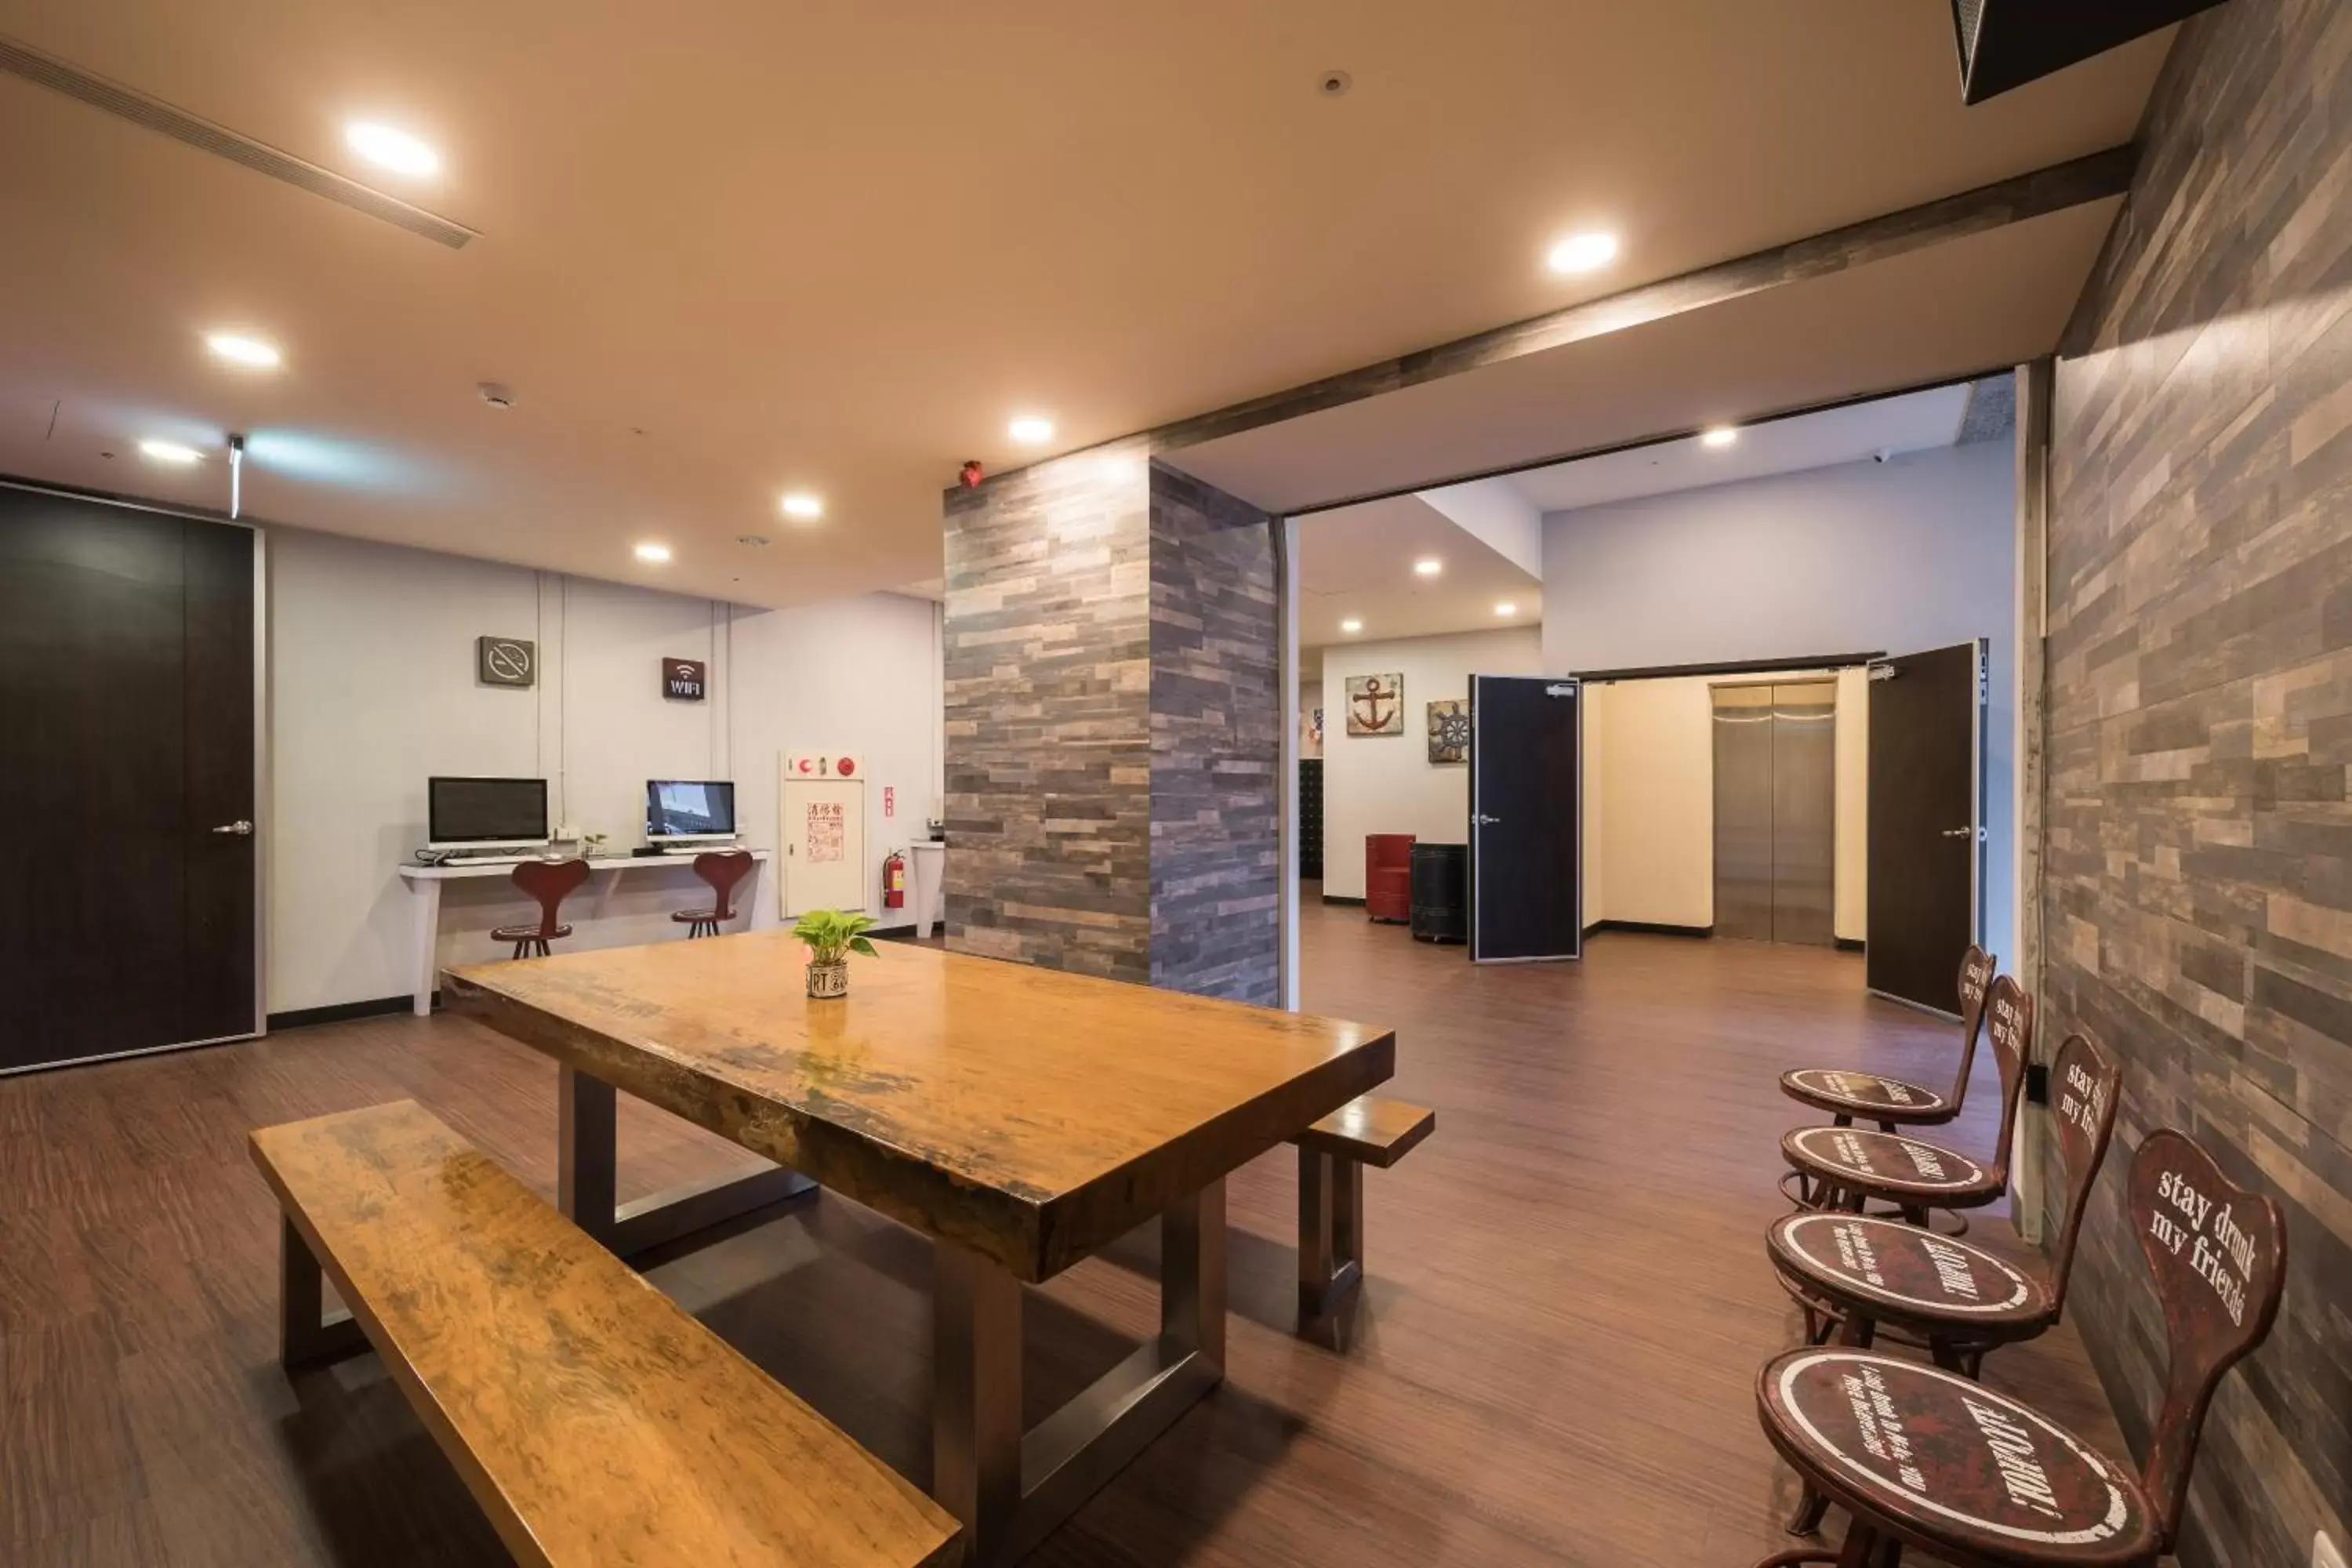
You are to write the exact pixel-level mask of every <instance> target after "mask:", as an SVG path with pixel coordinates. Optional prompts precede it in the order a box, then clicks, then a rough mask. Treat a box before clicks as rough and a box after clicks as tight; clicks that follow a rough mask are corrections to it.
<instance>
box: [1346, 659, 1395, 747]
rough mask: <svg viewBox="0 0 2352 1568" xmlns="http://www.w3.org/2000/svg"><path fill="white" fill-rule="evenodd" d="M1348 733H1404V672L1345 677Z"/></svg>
mask: <svg viewBox="0 0 2352 1568" xmlns="http://www.w3.org/2000/svg"><path fill="white" fill-rule="evenodd" d="M1348 733H1349V734H1350V735H1402V734H1403V733H1404V677H1403V675H1402V674H1393V675H1351V676H1349V677H1348Z"/></svg>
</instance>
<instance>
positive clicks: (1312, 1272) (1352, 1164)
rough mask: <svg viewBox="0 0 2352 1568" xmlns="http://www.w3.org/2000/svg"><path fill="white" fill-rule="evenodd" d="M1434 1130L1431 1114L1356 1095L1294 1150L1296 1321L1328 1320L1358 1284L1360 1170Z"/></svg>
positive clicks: (1394, 1156) (1382, 1162) (1403, 1151)
mask: <svg viewBox="0 0 2352 1568" xmlns="http://www.w3.org/2000/svg"><path fill="white" fill-rule="evenodd" d="M1436 1130H1437V1112H1435V1111H1434V1110H1428V1109H1427V1108H1425V1107H1423V1106H1419V1105H1408V1104H1406V1103H1405V1102H1404V1101H1403V1100H1383V1099H1381V1097H1380V1096H1378V1095H1374V1094H1366V1095H1359V1096H1358V1097H1357V1098H1355V1099H1354V1100H1349V1102H1348V1103H1347V1104H1345V1105H1343V1106H1341V1107H1340V1108H1339V1110H1335V1111H1333V1112H1332V1113H1331V1114H1330V1115H1328V1116H1327V1117H1325V1118H1324V1119H1323V1120H1322V1121H1318V1122H1317V1123H1316V1124H1315V1125H1314V1126H1312V1127H1309V1128H1308V1129H1307V1131H1304V1132H1301V1133H1300V1134H1298V1136H1297V1137H1296V1138H1293V1139H1292V1140H1291V1142H1293V1143H1295V1144H1297V1147H1298V1322H1299V1327H1300V1329H1301V1330H1302V1331H1303V1330H1305V1329H1306V1328H1307V1326H1308V1325H1310V1324H1313V1323H1316V1322H1318V1321H1320V1320H1323V1319H1326V1318H1328V1317H1330V1316H1331V1315H1332V1313H1334V1312H1336V1311H1337V1310H1339V1308H1340V1307H1341V1306H1342V1305H1344V1304H1345V1303H1346V1302H1347V1300H1349V1297H1351V1296H1353V1295H1354V1294H1355V1292H1356V1288H1357V1287H1358V1286H1360V1285H1361V1284H1362V1283H1363V1282H1364V1167H1365V1166H1367V1165H1375V1166H1378V1167H1379V1168H1380V1169H1381V1170H1383V1171H1385V1170H1387V1169H1388V1168H1389V1167H1390V1166H1391V1165H1393V1164H1395V1163H1397V1162H1398V1161H1399V1160H1402V1159H1403V1158H1404V1157H1405V1156H1406V1155H1407V1154H1409V1153H1411V1152H1412V1150H1413V1148H1414V1146H1415V1145H1417V1144H1419V1143H1420V1142H1421V1141H1422V1140H1423V1139H1424V1138H1426V1137H1428V1136H1429V1135H1430V1134H1431V1133H1432V1132H1433V1131H1436Z"/></svg>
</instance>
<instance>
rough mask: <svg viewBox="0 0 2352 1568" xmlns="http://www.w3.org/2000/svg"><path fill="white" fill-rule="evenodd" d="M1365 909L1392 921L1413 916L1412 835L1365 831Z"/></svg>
mask: <svg viewBox="0 0 2352 1568" xmlns="http://www.w3.org/2000/svg"><path fill="white" fill-rule="evenodd" d="M1364 913H1365V914H1367V915H1369V916H1370V917H1371V918H1372V919H1373V920H1376V921H1387V922H1388V923H1390V924H1391V925H1405V924H1407V923H1409V922H1410V921H1412V834H1410V833H1367V834H1365V835H1364Z"/></svg>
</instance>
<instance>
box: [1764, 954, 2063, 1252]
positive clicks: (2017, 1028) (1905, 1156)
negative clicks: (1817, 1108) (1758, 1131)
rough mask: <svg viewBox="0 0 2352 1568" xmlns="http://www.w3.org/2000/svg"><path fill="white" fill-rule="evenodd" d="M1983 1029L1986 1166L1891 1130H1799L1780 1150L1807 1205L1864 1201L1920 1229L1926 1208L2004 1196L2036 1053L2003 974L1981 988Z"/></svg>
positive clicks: (2028, 1000) (2028, 1008) (2028, 1006)
mask: <svg viewBox="0 0 2352 1568" xmlns="http://www.w3.org/2000/svg"><path fill="white" fill-rule="evenodd" d="M1985 1032H1986V1034H1988V1035H1989V1036H1990V1037H1991V1038H1992V1050H1993V1058H1994V1060H1995V1061H1997V1062H1998V1063H1999V1064H2000V1134H1999V1136H1998V1137H1997V1138H1996V1139H1995V1140H1994V1142H1993V1155H1992V1161H1991V1163H1990V1164H1981V1165H1980V1164H1979V1163H1977V1162H1976V1161H1974V1160H1972V1159H1970V1158H1969V1156H1967V1155H1966V1154H1962V1153H1960V1152H1958V1151H1956V1150H1952V1149H1947V1148H1945V1147H1944V1146H1942V1145H1941V1144H1938V1143H1927V1142H1921V1141H1920V1140H1918V1139H1916V1138H1906V1137H1904V1136H1903V1135H1902V1134H1900V1133H1896V1132H1874V1131H1868V1130H1866V1129H1864V1128H1860V1127H1800V1128H1798V1129H1797V1130H1796V1131H1793V1132H1790V1134H1789V1135H1788V1136H1786V1137H1784V1138H1782V1139H1781V1140H1780V1153H1781V1156H1782V1158H1784V1159H1785V1160H1787V1162H1788V1163H1789V1165H1790V1168H1791V1169H1793V1170H1795V1171H1796V1172H1797V1173H1799V1175H1800V1176H1801V1179H1802V1180H1803V1182H1804V1184H1805V1192H1806V1198H1807V1201H1808V1206H1810V1207H1811V1208H1815V1209H1832V1208H1845V1209H1851V1210H1852V1211H1853V1212H1854V1213H1856V1214H1859V1213H1861V1212H1862V1208H1863V1205H1864V1202H1865V1201H1867V1200H1875V1201H1877V1202H1880V1203H1888V1204H1893V1205H1895V1207H1896V1208H1898V1209H1899V1210H1901V1211H1902V1214H1903V1216H1904V1217H1905V1218H1906V1219H1908V1220H1909V1221H1910V1222H1911V1223H1912V1224H1914V1225H1925V1224H1927V1213H1928V1211H1929V1210H1931V1209H1942V1210H1947V1211H1949V1210H1956V1209H1971V1208H1981V1207H1983V1206H1984V1205H1987V1204H1990V1203H1992V1202H1995V1201H1996V1200H1998V1199H1999V1198H2000V1196H2001V1194H2003V1193H2005V1192H2007V1191H2008V1190H2009V1155H2010V1147H2011V1143H2012V1142H2015V1138H2016V1132H2017V1103H2018V1100H2020V1099H2021V1098H2022V1097H2023V1095H2024V1093H2025V1064H2026V1062H2027V1061H2028V1060H2030V1059H2031V1058H2032V1054H2033V998H2032V997H2031V996H2028V995H2027V994H2025V991H2024V988H2023V987H2021V986H2020V985H2019V984H2017V982H2016V981H2015V980H2012V979H2011V978H2010V977H2009V976H2008V975H2006V974H2003V975H2001V976H2000V977H1999V978H1997V979H1995V980H1994V981H1993V983H1992V984H1991V985H1990V986H1989V987H1988V988H1987V989H1986V992H1985Z"/></svg>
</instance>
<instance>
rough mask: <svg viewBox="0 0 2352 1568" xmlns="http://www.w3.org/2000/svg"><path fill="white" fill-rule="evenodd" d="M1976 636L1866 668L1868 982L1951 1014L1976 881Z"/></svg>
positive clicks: (1979, 750)
mask: <svg viewBox="0 0 2352 1568" xmlns="http://www.w3.org/2000/svg"><path fill="white" fill-rule="evenodd" d="M1984 647H1985V645H1984V643H1983V642H1982V641H1981V640H1979V641H1977V642H1972V643H1962V644H1960V645H1959V646H1958V647H1943V648H1936V649H1933V650H1932V651H1930V652H1927V653H1915V654H1906V655H1904V656H1903V657H1901V658H1888V659H1882V660H1880V661H1879V662H1878V663H1876V664H1874V665H1873V666H1872V667H1871V670H1870V748H1869V751H1870V788H1869V797H1870V831H1869V841H1868V852H1867V862H1868V876H1869V890H1868V898H1869V908H1870V914H1869V919H1868V921H1867V922H1866V932H1867V937H1868V949H1867V952H1866V954H1865V957H1864V973H1865V976H1866V983H1867V984H1868V985H1869V986H1870V988H1871V989H1872V990H1873V991H1875V992H1878V993H1880V994H1882V995H1886V996H1892V997H1894V998H1895V999H1896V1000H1897V1001H1902V1002H1909V1003H1911V1004H1913V1005H1916V1006H1921V1007H1926V1008H1929V1009H1931V1010H1933V1011H1935V1012H1938V1013H1953V1014H1957V1012H1958V1006H1959V998H1958V990H1957V984H1958V982H1957V980H1956V976H1958V973H1959V972H1960V955H1961V954H1962V953H1964V952H1967V951H1968V947H1969V943H1970V942H1975V941H1976V940H1977V928H1978V920H1979V916H1978V909H1979V900H1980V889H1981V883H1982V879H1983V867H1984V848H1983V845H1982V842H1981V840H1982V837H1983V823H1984V815H1983V799H1984V790H1983V786H1982V779H1983V767H1984Z"/></svg>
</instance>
